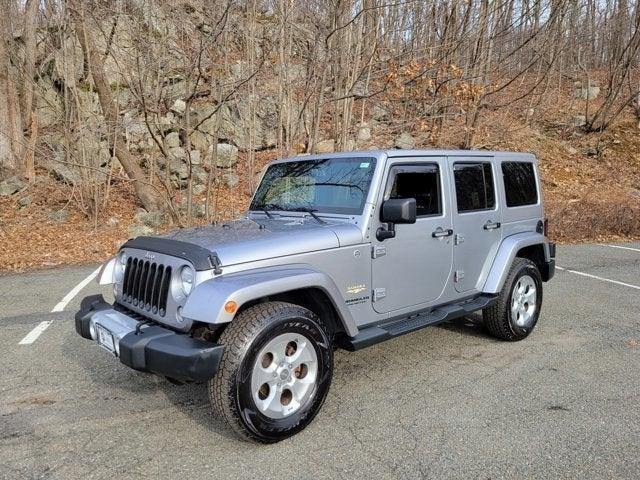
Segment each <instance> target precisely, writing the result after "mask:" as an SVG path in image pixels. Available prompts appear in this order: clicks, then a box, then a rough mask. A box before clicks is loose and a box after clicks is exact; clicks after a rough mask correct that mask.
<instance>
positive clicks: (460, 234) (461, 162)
mask: <svg viewBox="0 0 640 480" xmlns="http://www.w3.org/2000/svg"><path fill="white" fill-rule="evenodd" d="M489 160H490V159H489V158H485V159H483V158H482V157H480V158H479V157H470V158H468V159H465V158H455V157H454V158H451V157H450V159H449V162H450V165H449V168H450V171H451V172H453V177H452V178H453V183H454V190H455V202H454V205H453V211H454V219H453V228H454V230H455V237H454V243H455V246H454V254H453V256H454V265H455V272H454V278H453V281H454V284H455V288H456V291H458V292H468V291H472V290H474V289H475V288H477V287H479V285H480V284H481V283H482V282H483V281H484V279H485V278H486V275H487V273H488V271H489V268H490V267H491V264H492V263H493V259H494V257H495V254H496V252H497V250H498V247H499V246H500V241H501V239H502V229H501V220H502V218H501V215H500V211H499V208H498V205H497V202H496V186H495V178H496V175H495V172H494V171H493V170H494V169H493V165H492V163H491V162H490V161H489Z"/></svg>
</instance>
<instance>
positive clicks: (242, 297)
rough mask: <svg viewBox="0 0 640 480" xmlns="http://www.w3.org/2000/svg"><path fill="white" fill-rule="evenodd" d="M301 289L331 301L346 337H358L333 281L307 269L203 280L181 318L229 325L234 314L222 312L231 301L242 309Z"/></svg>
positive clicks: (274, 269) (254, 271)
mask: <svg viewBox="0 0 640 480" xmlns="http://www.w3.org/2000/svg"><path fill="white" fill-rule="evenodd" d="M302 288H318V289H320V290H322V291H324V292H325V293H326V294H327V296H328V297H329V299H331V302H332V304H333V306H334V307H335V310H336V312H337V313H338V317H339V320H340V321H341V322H342V325H343V327H344V329H345V332H346V333H347V335H349V336H355V335H356V334H357V333H358V327H357V326H356V323H355V320H354V319H353V316H352V315H351V312H350V311H349V309H348V308H347V306H346V305H345V304H344V301H343V299H342V296H341V295H340V291H339V290H338V287H336V285H335V283H334V282H333V280H331V278H330V277H329V276H328V275H326V274H325V273H322V272H319V271H317V270H314V269H313V268H311V267H310V266H308V265H295V266H291V265H289V266H286V267H265V268H256V269H252V270H244V271H241V272H237V273H232V274H228V275H221V276H217V277H215V278H212V279H209V280H205V281H204V282H202V283H200V284H198V285H197V286H196V287H195V288H194V289H193V292H191V294H190V295H189V298H188V299H187V302H186V303H185V305H184V308H183V310H182V316H183V317H185V318H187V319H189V320H193V321H198V322H204V323H210V324H221V323H228V322H230V321H231V320H233V317H234V316H235V313H228V312H226V311H225V309H224V305H225V304H226V303H227V302H228V301H230V300H233V301H234V302H236V303H237V304H238V306H239V307H241V306H242V305H244V304H245V303H247V302H249V301H251V300H255V299H257V298H262V297H265V296H268V295H275V294H278V293H284V292H288V291H291V290H299V289H302Z"/></svg>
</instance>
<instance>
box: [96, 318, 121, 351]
mask: <svg viewBox="0 0 640 480" xmlns="http://www.w3.org/2000/svg"><path fill="white" fill-rule="evenodd" d="M96 341H97V342H98V345H100V346H101V347H102V348H104V349H105V350H107V351H108V352H110V353H112V354H113V355H116V356H117V354H116V344H115V340H114V338H113V333H111V332H110V331H109V330H108V329H106V328H104V327H103V326H102V325H100V324H99V323H96Z"/></svg>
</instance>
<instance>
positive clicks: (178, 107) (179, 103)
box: [171, 98, 187, 114]
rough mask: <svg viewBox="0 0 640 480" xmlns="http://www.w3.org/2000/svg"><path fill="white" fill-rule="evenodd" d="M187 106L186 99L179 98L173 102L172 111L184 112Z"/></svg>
mask: <svg viewBox="0 0 640 480" xmlns="http://www.w3.org/2000/svg"><path fill="white" fill-rule="evenodd" d="M186 108H187V104H186V103H185V101H184V100H182V99H180V98H178V99H177V100H176V101H175V102H173V106H172V107H171V111H173V112H175V113H177V114H183V113H184V111H185V109H186Z"/></svg>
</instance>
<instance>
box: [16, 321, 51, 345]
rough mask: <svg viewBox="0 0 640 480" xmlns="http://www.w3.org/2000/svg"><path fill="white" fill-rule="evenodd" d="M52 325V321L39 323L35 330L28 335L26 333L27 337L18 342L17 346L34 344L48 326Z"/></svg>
mask: <svg viewBox="0 0 640 480" xmlns="http://www.w3.org/2000/svg"><path fill="white" fill-rule="evenodd" d="M52 323H53V320H47V321H45V322H40V323H39V324H38V325H37V326H36V328H34V329H33V330H31V331H30V332H29V333H27V336H26V337H24V338H23V339H22V340H20V342H18V345H31V344H32V343H33V342H35V341H36V340H37V339H38V337H39V336H40V334H41V333H42V332H44V331H45V330H46V329H47V328H49V325H51V324H52Z"/></svg>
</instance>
